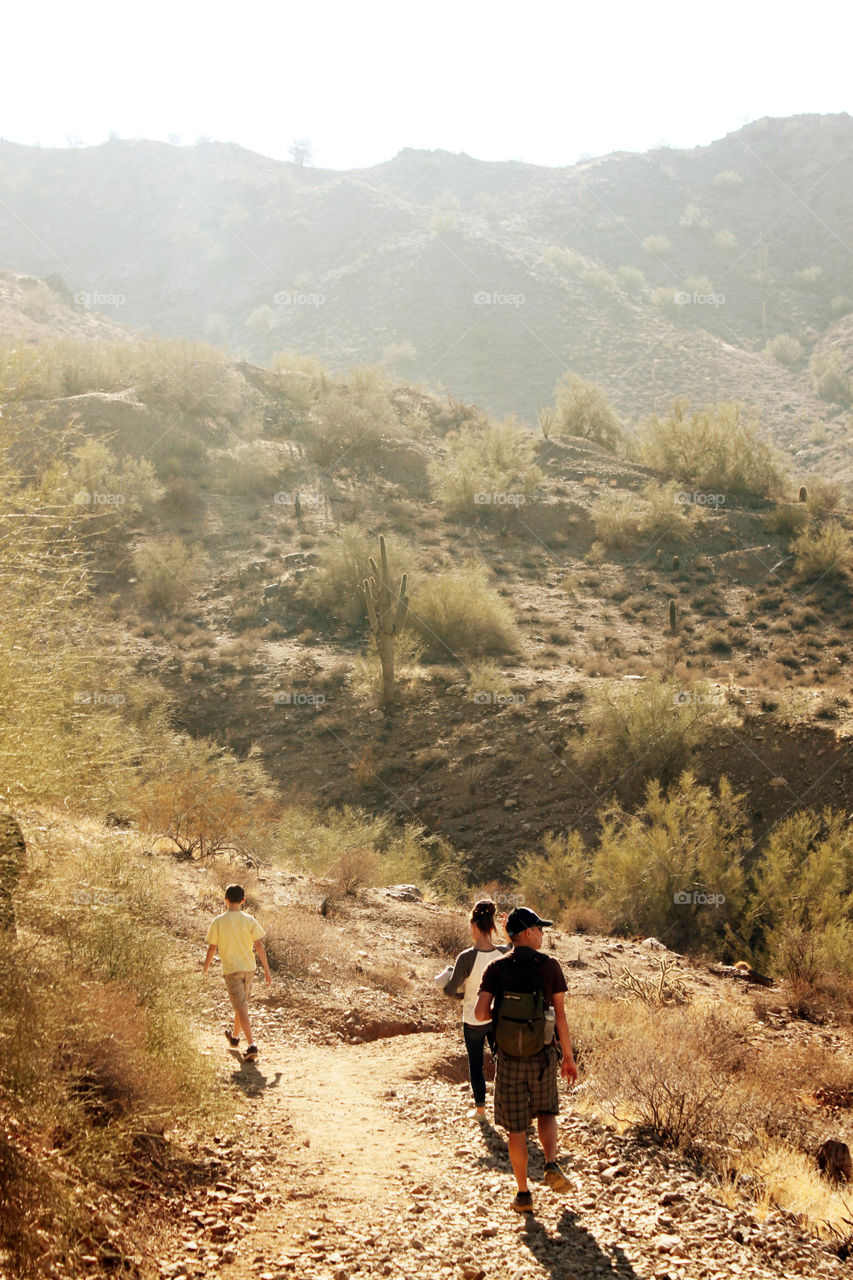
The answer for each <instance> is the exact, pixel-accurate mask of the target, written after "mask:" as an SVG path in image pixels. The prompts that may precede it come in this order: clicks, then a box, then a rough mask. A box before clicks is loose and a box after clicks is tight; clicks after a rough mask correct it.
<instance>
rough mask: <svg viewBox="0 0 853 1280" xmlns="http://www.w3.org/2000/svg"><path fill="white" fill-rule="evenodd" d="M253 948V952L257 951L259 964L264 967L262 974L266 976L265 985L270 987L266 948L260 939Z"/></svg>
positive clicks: (270, 978)
mask: <svg viewBox="0 0 853 1280" xmlns="http://www.w3.org/2000/svg"><path fill="white" fill-rule="evenodd" d="M254 946H255V950H256V951H257V953H258V955H259V956H260V958H261V964H262V965H263V966H264V973H265V974H266V983H267V986H268V987H269V986H271V985H272V977H271V975H270V966H269V961H268V960H267V952H266V948H265V946H264V944H263V943H262V942H261V940H260V938H258V940H257V941H256V942H255V944H254Z"/></svg>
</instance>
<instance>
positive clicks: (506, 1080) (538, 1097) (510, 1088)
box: [495, 1044, 560, 1133]
mask: <svg viewBox="0 0 853 1280" xmlns="http://www.w3.org/2000/svg"><path fill="white" fill-rule="evenodd" d="M559 1110H560V1095H559V1093H558V1092H557V1050H556V1047H555V1046H554V1045H553V1044H549V1045H546V1046H545V1048H544V1049H543V1050H542V1052H541V1053H537V1054H535V1055H534V1056H533V1057H532V1058H511V1057H509V1055H508V1054H506V1053H501V1052H500V1051H498V1061H497V1068H496V1070H495V1124H499V1125H500V1126H501V1128H503V1129H506V1130H507V1131H508V1132H509V1133H521V1132H523V1131H525V1130H526V1129H527V1127H528V1125H529V1124H530V1121H531V1120H532V1119H533V1117H534V1116H542V1115H550V1116H555V1115H557V1114H558V1113H559Z"/></svg>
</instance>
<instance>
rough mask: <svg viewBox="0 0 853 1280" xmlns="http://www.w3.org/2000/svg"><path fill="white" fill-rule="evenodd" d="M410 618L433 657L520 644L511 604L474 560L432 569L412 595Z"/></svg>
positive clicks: (498, 650) (467, 654) (446, 658)
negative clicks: (434, 571)
mask: <svg viewBox="0 0 853 1280" xmlns="http://www.w3.org/2000/svg"><path fill="white" fill-rule="evenodd" d="M408 622H409V625H410V626H413V627H414V628H415V629H416V630H417V632H418V634H419V635H420V637H421V639H422V640H423V643H424V652H425V656H426V657H427V658H428V659H430V660H433V661H436V662H446V661H449V660H452V659H454V658H462V659H464V658H480V657H483V656H486V655H492V656H495V657H497V656H499V655H500V654H503V653H511V652H513V651H514V650H515V649H516V648H517V647H518V635H517V631H516V625H515V618H514V616H513V612H512V609H511V608H510V606H509V605H508V604H507V603H506V601H505V600H502V599H501V597H500V596H499V595H498V594H497V593H496V592H495V591H493V590H492V589H491V587H490V586H489V585H488V582H487V580H486V574H485V571H484V569H483V568H482V567H481V566H480V565H477V564H471V565H469V566H468V567H467V568H464V569H460V570H458V571H457V572H455V573H442V574H432V575H430V576H429V577H427V578H425V579H424V580H423V582H422V584H421V585H420V586H419V587H417V588H416V589H415V590H414V592H412V595H411V604H410V605H409V617H408Z"/></svg>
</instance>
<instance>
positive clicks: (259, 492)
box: [213, 440, 298, 499]
mask: <svg viewBox="0 0 853 1280" xmlns="http://www.w3.org/2000/svg"><path fill="white" fill-rule="evenodd" d="M293 476H294V469H293V466H292V464H291V462H290V459H289V458H288V457H285V455H283V454H282V452H281V450H280V449H279V448H278V447H277V446H276V445H275V444H274V443H273V442H272V441H269V440H251V441H245V442H241V443H240V444H237V445H235V446H234V448H232V449H230V450H228V451H227V452H223V453H220V454H219V455H218V457H217V458H216V461H215V465H214V477H213V479H214V484H216V485H217V486H218V487H221V489H222V490H223V491H224V492H225V493H233V494H238V495H240V496H244V497H264V498H267V499H269V498H270V497H271V495H272V494H273V493H274V492H275V491H276V489H278V488H283V487H288V488H295V487H298V486H296V484H295V481H294V479H293ZM288 480H289V481H290V482H291V483H288Z"/></svg>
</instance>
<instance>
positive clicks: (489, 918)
mask: <svg viewBox="0 0 853 1280" xmlns="http://www.w3.org/2000/svg"><path fill="white" fill-rule="evenodd" d="M496 911H497V906H496V905H495V903H494V902H492V900H491V899H490V898H481V899H480V901H479V902H475V903H474V910H473V911H472V912H471V924H473V925H476V926H477V928H478V929H479V930H480V931H481V933H494V932H495V912H496Z"/></svg>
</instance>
